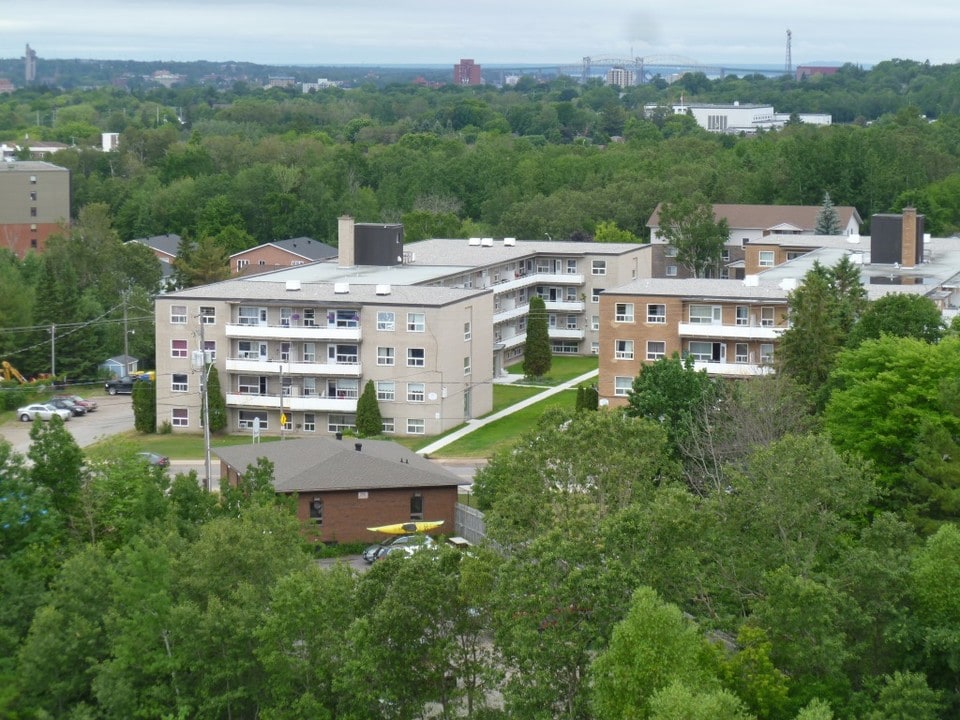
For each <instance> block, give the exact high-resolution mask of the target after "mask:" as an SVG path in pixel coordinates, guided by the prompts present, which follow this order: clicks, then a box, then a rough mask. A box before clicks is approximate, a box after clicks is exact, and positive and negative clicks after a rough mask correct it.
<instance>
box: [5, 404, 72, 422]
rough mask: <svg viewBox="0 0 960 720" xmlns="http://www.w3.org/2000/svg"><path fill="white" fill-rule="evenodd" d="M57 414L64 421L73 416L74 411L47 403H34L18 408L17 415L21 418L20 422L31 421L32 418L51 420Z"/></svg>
mask: <svg viewBox="0 0 960 720" xmlns="http://www.w3.org/2000/svg"><path fill="white" fill-rule="evenodd" d="M55 415H56V416H58V417H59V418H60V419H61V420H63V421H64V422H66V421H67V420H69V419H70V418H71V417H73V413H72V412H70V411H69V410H61V409H60V408H58V407H54V406H53V405H46V404H44V403H33V404H32V405H27V406H25V407H22V408H18V409H17V417H18V418H20V422H30V421H31V420H50V419H51V418H52V417H54V416H55Z"/></svg>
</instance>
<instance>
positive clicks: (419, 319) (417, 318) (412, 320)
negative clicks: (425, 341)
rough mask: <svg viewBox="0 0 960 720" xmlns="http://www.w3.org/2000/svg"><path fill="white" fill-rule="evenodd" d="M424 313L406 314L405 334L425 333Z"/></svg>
mask: <svg viewBox="0 0 960 720" xmlns="http://www.w3.org/2000/svg"><path fill="white" fill-rule="evenodd" d="M426 331H427V316H426V313H407V332H426Z"/></svg>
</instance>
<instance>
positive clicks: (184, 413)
mask: <svg viewBox="0 0 960 720" xmlns="http://www.w3.org/2000/svg"><path fill="white" fill-rule="evenodd" d="M170 424H171V425H173V427H190V411H189V410H188V409H187V408H173V410H171V411H170Z"/></svg>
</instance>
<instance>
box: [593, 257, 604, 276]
mask: <svg viewBox="0 0 960 720" xmlns="http://www.w3.org/2000/svg"><path fill="white" fill-rule="evenodd" d="M590 274H591V275H606V274H607V261H606V260H592V261H591V262H590Z"/></svg>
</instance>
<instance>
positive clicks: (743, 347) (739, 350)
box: [734, 343, 750, 363]
mask: <svg viewBox="0 0 960 720" xmlns="http://www.w3.org/2000/svg"><path fill="white" fill-rule="evenodd" d="M734 350H735V352H734V362H738V363H745V362H748V361H749V360H750V351H749V349H748V347H747V344H746V343H737V344H736V346H735V347H734Z"/></svg>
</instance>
